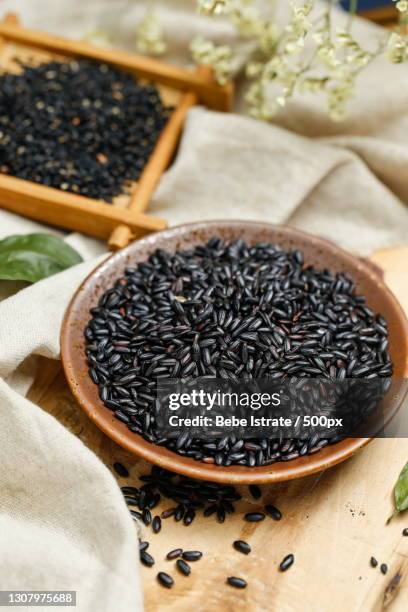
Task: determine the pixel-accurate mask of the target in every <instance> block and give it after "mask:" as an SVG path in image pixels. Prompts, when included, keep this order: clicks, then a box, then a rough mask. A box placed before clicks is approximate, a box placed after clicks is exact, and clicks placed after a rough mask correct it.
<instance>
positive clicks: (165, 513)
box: [160, 508, 176, 519]
mask: <svg viewBox="0 0 408 612" xmlns="http://www.w3.org/2000/svg"><path fill="white" fill-rule="evenodd" d="M175 513H176V508H167V510H163V512H162V513H161V515H160V516H161V518H162V519H167V518H170V517H171V516H174V514H175Z"/></svg>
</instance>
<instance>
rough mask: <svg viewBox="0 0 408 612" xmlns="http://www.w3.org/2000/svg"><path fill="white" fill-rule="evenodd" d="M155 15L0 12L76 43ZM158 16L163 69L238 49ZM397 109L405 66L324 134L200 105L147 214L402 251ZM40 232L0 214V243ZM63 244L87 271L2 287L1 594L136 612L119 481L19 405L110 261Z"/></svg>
mask: <svg viewBox="0 0 408 612" xmlns="http://www.w3.org/2000/svg"><path fill="white" fill-rule="evenodd" d="M284 4H286V3H284ZM152 5H153V3H152V2H142V1H139V2H134V3H132V2H124V1H122V0H116V1H115V2H112V0H88V1H87V2H81V1H79V0H58V1H57V0H52V1H51V0H0V10H1V11H4V12H5V11H6V10H14V11H18V12H19V13H20V15H21V16H22V18H23V21H24V23H25V24H27V25H28V26H32V27H36V28H43V29H46V30H50V31H54V32H56V33H62V34H64V33H65V34H68V35H72V36H82V35H83V34H84V33H85V32H87V31H89V30H92V29H95V28H96V27H99V26H100V24H101V23H102V24H103V25H104V26H106V27H108V28H110V29H111V30H112V31H113V30H114V31H115V32H116V38H117V39H118V41H119V40H120V41H121V42H122V43H123V44H124V46H130V44H131V43H132V38H133V37H134V27H135V25H136V23H137V21H138V20H139V19H140V18H141V17H142V16H143V15H144V14H145V12H146V7H151V6H152ZM129 6H131V8H130V9H129ZM154 6H155V8H156V10H157V14H158V16H159V18H160V20H161V22H162V24H163V25H164V28H165V32H166V36H167V41H168V43H169V56H170V57H171V58H172V59H177V60H181V61H185V60H186V57H187V55H186V45H187V42H188V40H189V39H190V38H191V37H192V36H193V35H194V34H197V33H208V34H209V35H210V36H212V37H213V38H214V39H218V40H229V41H232V42H234V37H233V32H232V30H231V28H230V26H229V25H227V24H223V23H219V22H214V21H211V20H205V19H203V18H201V17H200V18H199V17H197V15H196V14H195V12H194V1H193V0H191V1H188V0H184V1H182V0H171V2H170V1H168V2H157V3H155V4H154ZM125 9H126V11H125ZM339 19H341V18H340V17H339ZM356 27H357V30H358V34H359V36H361V37H362V38H364V37H365V38H370V37H371V36H372V34H373V33H374V34H377V33H378V29H377V28H375V27H374V26H372V25H369V24H367V23H363V22H361V23H358V24H357V26H356ZM407 108H408V70H407V67H406V66H405V67H395V66H390V65H389V64H388V63H386V62H385V61H382V60H380V61H379V62H377V63H376V64H375V66H372V67H370V68H368V70H367V71H366V72H365V73H364V74H363V75H362V78H361V79H360V85H359V89H358V92H357V94H356V99H355V101H354V102H353V103H352V105H351V114H350V117H349V118H348V119H347V121H345V122H344V123H342V124H333V123H331V122H330V121H329V120H328V119H327V117H326V116H325V114H324V112H323V110H322V101H317V100H316V99H314V98H307V99H301V100H296V101H294V102H293V103H292V104H291V106H290V108H289V109H288V110H287V111H285V112H284V113H283V114H282V115H281V116H280V117H278V118H277V120H276V123H275V125H266V124H263V123H259V122H257V121H254V120H252V119H249V118H247V117H243V116H242V115H240V114H230V115H224V114H219V113H215V112H210V111H208V110H204V109H202V108H196V109H194V110H192V111H191V112H190V115H189V117H188V120H187V124H186V129H185V131H184V135H183V139H182V143H181V147H180V150H179V153H178V156H177V159H176V161H175V163H174V164H173V166H172V167H171V169H170V170H169V171H168V172H167V173H166V175H165V176H164V177H163V179H162V181H161V182H160V185H159V187H158V189H157V191H156V194H155V197H154V202H153V204H152V207H151V210H152V212H153V211H154V212H155V213H157V214H160V215H162V216H164V217H166V218H167V219H169V220H170V222H171V223H172V224H175V223H180V222H184V221H193V220H203V219H214V218H226V219H231V218H241V219H254V220H256V219H257V220H261V221H265V222H275V223H290V224H291V225H294V226H297V227H300V228H302V229H305V230H308V231H311V232H314V233H316V234H320V235H323V236H325V237H327V238H330V239H332V240H334V241H336V242H337V243H339V244H341V245H342V246H344V247H346V248H348V249H350V250H351V251H353V252H355V253H359V254H361V255H367V254H369V253H370V252H372V251H374V250H376V249H379V248H383V247H387V246H392V245H398V244H402V243H404V242H406V241H407V239H408V211H407V208H406V203H407V201H408V181H407V170H408V116H407V113H406V109H407ZM278 124H280V125H278ZM41 230H42V231H44V228H42V227H41V226H40V225H38V224H36V223H33V222H31V221H28V220H25V219H23V218H20V217H17V216H15V215H12V214H9V213H6V212H4V211H0V238H2V237H4V236H6V235H9V234H12V233H26V232H30V231H41ZM45 231H50V230H49V228H47V229H46V230H45ZM67 241H68V242H69V243H70V244H72V245H73V246H75V247H76V248H77V249H78V250H79V251H80V252H81V253H82V255H83V256H84V259H85V260H86V262H85V263H83V264H81V265H78V266H76V267H75V268H72V269H70V270H68V271H66V272H63V273H61V274H58V275H56V276H53V277H52V278H50V279H47V280H44V281H42V282H40V283H37V284H36V285H34V286H30V287H27V288H24V289H22V290H20V291H18V292H17V293H16V289H17V287H16V286H15V285H13V284H11V283H0V293H1V297H3V298H4V299H3V301H2V302H1V303H0V377H1V378H0V425H1V426H0V487H1V491H0V534H1V541H2V545H1V552H0V560H1V572H0V589H3V590H4V589H35V590H42V589H50V590H55V589H70V590H76V591H77V592H78V605H77V609H78V610H80V611H81V612H82V611H83V612H94V611H96V610H98V612H113V611H115V612H116V611H117V612H122V611H123V612H134V611H136V610H140V609H141V608H142V603H141V589H140V582H139V578H138V561H137V554H136V549H137V544H136V539H135V530H134V525H133V524H132V521H131V519H130V517H129V515H128V512H127V510H126V507H125V504H124V502H123V501H122V499H121V494H120V492H119V489H118V487H117V486H116V484H115V481H114V478H113V477H112V476H111V475H110V473H109V471H108V470H107V469H106V468H105V467H104V466H103V465H102V463H101V462H100V461H99V460H98V459H97V457H96V456H95V455H93V453H91V452H90V451H89V450H88V449H87V448H86V447H85V446H84V445H83V444H82V442H81V441H79V440H78V439H76V438H75V437H74V436H73V435H71V434H70V433H69V432H68V431H66V430H65V429H64V428H63V427H62V426H61V425H60V424H59V423H58V422H57V421H56V420H55V419H54V418H53V417H51V416H50V415H48V414H45V413H44V412H42V411H41V409H39V408H38V407H37V406H35V405H34V404H32V403H31V402H29V401H27V400H26V399H25V398H24V394H25V393H26V391H27V390H28V388H29V385H30V383H31V382H32V380H33V376H34V374H35V365H36V356H37V355H42V356H45V357H47V358H50V359H58V356H59V332H60V324H61V319H62V316H63V313H64V310H65V308H66V305H67V303H68V301H69V299H70V297H71V296H72V293H73V292H74V290H75V288H76V287H77V286H78V284H79V283H80V282H81V280H82V279H83V278H84V277H85V276H86V274H87V273H88V272H89V271H90V270H91V269H92V268H93V267H94V266H95V265H96V263H97V262H98V261H99V259H100V258H101V257H102V253H103V251H104V245H102V244H101V243H99V242H98V241H95V240H91V239H89V238H85V237H84V236H79V235H78V234H71V235H70V236H68V237H67Z"/></svg>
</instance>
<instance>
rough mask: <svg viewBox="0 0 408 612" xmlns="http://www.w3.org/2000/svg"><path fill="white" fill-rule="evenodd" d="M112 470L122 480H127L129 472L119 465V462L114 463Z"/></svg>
mask: <svg viewBox="0 0 408 612" xmlns="http://www.w3.org/2000/svg"><path fill="white" fill-rule="evenodd" d="M113 469H114V470H115V472H116V473H117V474H118V475H119V476H122V477H123V478H127V477H128V476H129V470H128V469H127V468H126V467H125V466H124V465H123V464H122V463H119V461H116V463H114V464H113Z"/></svg>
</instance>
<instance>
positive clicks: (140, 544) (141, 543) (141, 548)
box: [139, 540, 149, 552]
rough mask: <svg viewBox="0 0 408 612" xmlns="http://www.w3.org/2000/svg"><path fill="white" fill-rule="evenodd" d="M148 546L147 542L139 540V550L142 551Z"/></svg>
mask: <svg viewBox="0 0 408 612" xmlns="http://www.w3.org/2000/svg"><path fill="white" fill-rule="evenodd" d="M148 548H149V542H142V541H141V540H140V541H139V550H140V552H142V551H143V550H147V549H148Z"/></svg>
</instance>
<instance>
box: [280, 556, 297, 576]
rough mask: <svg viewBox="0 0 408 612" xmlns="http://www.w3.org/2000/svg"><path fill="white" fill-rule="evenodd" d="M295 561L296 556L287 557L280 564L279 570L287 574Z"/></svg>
mask: <svg viewBox="0 0 408 612" xmlns="http://www.w3.org/2000/svg"><path fill="white" fill-rule="evenodd" d="M294 561H295V557H294V555H286V557H285V558H284V559H283V560H282V561H281V562H280V565H279V569H280V571H281V572H286V570H287V569H289V568H290V567H291V565H293V563H294Z"/></svg>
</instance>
